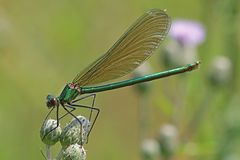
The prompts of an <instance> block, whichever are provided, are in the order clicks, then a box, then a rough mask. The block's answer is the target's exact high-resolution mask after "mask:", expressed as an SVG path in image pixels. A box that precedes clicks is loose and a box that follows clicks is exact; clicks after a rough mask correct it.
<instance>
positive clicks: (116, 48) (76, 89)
mask: <svg viewBox="0 0 240 160" xmlns="http://www.w3.org/2000/svg"><path fill="white" fill-rule="evenodd" d="M170 25H171V20H170V17H169V16H168V15H167V14H166V13H165V11H163V10H159V9H152V10H150V11H148V12H146V13H145V14H143V15H142V16H141V17H140V18H139V19H138V20H137V21H136V22H135V23H134V24H133V25H132V26H131V27H130V28H129V29H128V30H127V31H126V32H125V34H123V36H122V37H121V38H120V39H119V40H118V41H117V42H116V43H115V44H114V45H113V46H112V47H111V48H110V49H109V50H108V51H107V53H106V54H104V55H103V56H102V57H100V58H99V59H97V60H96V61H95V62H94V63H92V64H91V65H90V66H89V67H88V68H86V69H85V70H84V71H83V72H81V73H79V74H77V76H76V77H75V78H74V79H73V81H72V82H71V83H68V84H66V86H65V88H64V89H63V91H62V92H61V94H60V95H59V96H58V97H54V96H52V95H48V96H47V102H46V103H47V107H48V108H49V109H51V111H50V112H49V114H50V113H51V112H52V110H54V109H56V118H57V126H59V120H60V119H61V118H63V117H64V116H66V115H67V114H70V115H71V116H73V117H74V118H76V119H77V117H76V116H75V115H74V114H73V111H74V110H75V109H76V108H87V109H90V116H89V120H91V116H92V112H93V111H96V116H95V118H94V120H93V122H92V126H93V125H94V123H95V121H96V119H97V117H98V114H99V111H100V110H99V109H98V108H96V107H94V102H95V98H96V93H97V92H103V91H107V90H112V89H117V88H121V87H126V86H131V85H134V84H137V83H142V82H147V81H152V80H154V79H159V78H163V77H168V76H171V75H175V74H180V73H183V72H187V71H192V70H194V69H196V68H197V67H198V65H199V62H195V63H193V64H188V65H186V66H183V67H179V68H174V69H171V70H167V71H164V72H159V73H154V74H150V75H146V76H143V77H139V78H133V79H129V80H125V81H120V82H115V83H107V84H105V85H97V84H99V83H103V82H107V81H109V80H113V79H116V78H119V77H122V76H124V75H126V74H128V73H130V72H131V71H133V70H134V69H135V68H137V67H138V66H139V65H141V64H142V63H143V62H144V61H145V60H147V59H148V58H149V57H150V56H151V55H152V53H153V52H154V51H155V50H156V49H157V48H158V46H159V45H160V43H161V42H162V41H163V40H164V39H165V37H166V35H167V33H168V30H169V28H170ZM88 97H93V103H92V105H91V106H87V105H79V104H77V102H79V101H80V100H83V99H85V98H88ZM60 106H61V107H62V108H63V109H64V110H65V111H66V114H64V115H63V116H61V117H60V116H59V107H60ZM49 114H48V115H49ZM48 115H47V117H48ZM47 117H46V119H47ZM79 123H80V125H81V122H80V121H79ZM91 129H92V127H91ZM91 129H90V131H91Z"/></svg>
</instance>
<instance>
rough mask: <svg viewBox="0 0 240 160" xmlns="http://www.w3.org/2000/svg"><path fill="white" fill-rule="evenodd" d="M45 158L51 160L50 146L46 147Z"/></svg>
mask: <svg viewBox="0 0 240 160" xmlns="http://www.w3.org/2000/svg"><path fill="white" fill-rule="evenodd" d="M46 156H47V160H52V153H51V146H50V145H46Z"/></svg>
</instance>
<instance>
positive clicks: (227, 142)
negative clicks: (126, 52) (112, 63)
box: [0, 0, 240, 160]
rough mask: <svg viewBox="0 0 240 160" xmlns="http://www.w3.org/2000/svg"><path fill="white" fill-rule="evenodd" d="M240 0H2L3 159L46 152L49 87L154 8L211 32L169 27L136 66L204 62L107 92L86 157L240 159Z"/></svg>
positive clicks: (28, 158) (56, 88) (152, 68)
mask: <svg viewBox="0 0 240 160" xmlns="http://www.w3.org/2000/svg"><path fill="white" fill-rule="evenodd" d="M239 2H240V1H239V0H228V1H226V0H194V1H191V0H181V1H174V0H168V1H164V0H139V1H137V0H130V1H127V0H122V1H116V0H111V1H110V0H106V1H99V0H92V1H82V0H50V1H49V0H35V1H31V0H1V1H0V129H1V130H0V159H5V160H7V159H9V160H10V159H11V160H12V159H19V160H20V159H21V160H32V159H34V160H37V159H39V160H40V159H44V158H43V156H42V155H41V152H40V150H41V149H44V145H43V143H42V142H41V140H40V138H39V130H40V127H41V125H42V122H43V119H44V117H45V115H46V114H47V112H48V109H47V108H46V106H45V97H46V95H47V94H48V93H53V94H55V95H57V94H59V92H60V91H61V89H62V88H63V87H64V85H65V83H67V82H70V81H71V80H72V79H73V78H74V76H75V75H76V74H77V73H78V72H80V71H81V70H82V69H83V68H84V67H86V66H87V65H88V64H90V63H91V62H93V61H94V60H95V59H96V58H98V57H99V56H100V55H102V54H103V53H105V52H106V51H107V50H108V49H109V48H110V47H111V46H112V45H113V43H114V42H115V41H116V40H117V39H118V38H119V37H120V36H121V34H122V33H123V32H124V31H125V30H126V29H127V28H128V27H129V26H130V25H131V24H132V23H133V22H134V21H135V20H136V19H137V17H139V16H140V15H142V14H143V13H144V12H145V11H147V10H149V9H151V8H160V9H167V13H168V14H169V15H170V16H171V18H172V21H173V24H174V22H176V20H178V21H180V22H182V23H183V28H185V27H184V25H186V30H188V31H190V37H191V33H193V32H191V29H188V27H190V28H191V27H193V30H194V26H195V25H197V26H198V27H199V26H200V31H199V30H198V29H197V30H198V31H199V32H200V33H199V34H200V35H201V36H203V37H202V38H201V39H200V40H198V34H197V35H195V34H192V37H193V39H194V37H195V38H196V39H197V40H196V41H197V42H196V43H195V44H193V45H188V44H185V41H182V40H183V39H184V36H186V35H187V34H189V33H183V37H180V39H179V37H178V36H177V35H174V33H173V34H169V36H168V38H167V39H166V40H165V41H164V43H163V44H162V45H161V47H160V49H159V50H158V51H157V52H156V53H155V54H154V55H153V56H152V57H151V58H150V60H149V61H148V62H149V63H148V66H147V67H146V66H145V68H143V69H140V71H138V72H137V73H136V74H145V73H154V72H159V71H163V70H167V69H170V68H173V67H174V66H179V65H183V64H185V63H190V62H194V61H195V60H200V61H201V62H202V64H201V67H200V69H198V70H196V71H194V72H191V73H187V74H184V75H178V76H174V77H169V78H166V79H162V80H157V81H154V82H151V83H148V84H145V85H142V86H135V87H128V88H123V89H118V90H114V91H109V92H104V93H99V94H98V96H97V106H99V107H100V109H101V114H100V117H99V119H98V121H97V123H96V125H95V127H94V129H93V131H92V133H91V137H90V139H89V143H88V144H87V145H86V146H85V149H87V150H88V151H87V157H88V158H87V159H102V160H112V159H114V160H120V159H131V160H137V159H143V160H145V159H163V160H165V159H174V160H190V159H191V160H192V159H206V160H214V159H216V160H238V159H240V116H239V115H240V98H239V97H240V93H239V91H240V83H239V82H240V72H239V69H240V55H239V53H240V52H239V49H240V21H239V20H240V7H239V6H240V3H239ZM192 24H194V25H192ZM195 29H196V28H195ZM198 31H197V32H198ZM185 34H186V35H185ZM187 36H189V35H187ZM181 38H183V39H181ZM185 38H186V37H185ZM187 38H189V37H187ZM190 42H191V38H190ZM190 44H191V43H190ZM136 74H135V75H136ZM132 76H134V74H132V75H130V76H128V77H125V78H130V77H132ZM54 147H56V148H57V147H59V146H54ZM58 149H59V148H57V149H55V150H58Z"/></svg>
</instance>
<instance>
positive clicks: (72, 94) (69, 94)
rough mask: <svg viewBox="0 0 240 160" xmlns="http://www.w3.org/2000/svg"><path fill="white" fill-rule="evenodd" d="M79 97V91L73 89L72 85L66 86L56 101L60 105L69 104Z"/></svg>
mask: <svg viewBox="0 0 240 160" xmlns="http://www.w3.org/2000/svg"><path fill="white" fill-rule="evenodd" d="M78 95H79V89H78V88H76V87H74V86H73V85H72V84H67V85H66V86H65V87H64V89H63V91H62V93H61V94H60V96H59V97H58V99H59V100H60V102H62V103H70V102H71V101H72V100H74V99H75V98H76V97H77V96H78Z"/></svg>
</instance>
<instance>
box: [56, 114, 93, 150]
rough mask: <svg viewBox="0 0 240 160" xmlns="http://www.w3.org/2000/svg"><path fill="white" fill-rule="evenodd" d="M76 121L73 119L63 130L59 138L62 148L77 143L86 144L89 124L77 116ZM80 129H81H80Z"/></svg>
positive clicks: (83, 118)
mask: <svg viewBox="0 0 240 160" xmlns="http://www.w3.org/2000/svg"><path fill="white" fill-rule="evenodd" d="M77 118H78V120H79V121H80V122H81V125H82V126H81V125H80V123H79V121H78V120H77V119H75V118H74V119H73V120H72V121H71V122H70V123H69V124H68V125H67V126H66V127H65V128H64V129H63V132H62V134H61V136H60V142H61V145H62V146H63V147H67V146H69V145H71V144H75V143H79V144H83V143H86V142H87V136H88V133H89V130H90V126H91V125H90V122H89V120H88V119H86V118H85V117H83V116H78V117H77ZM81 127H82V128H81Z"/></svg>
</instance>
